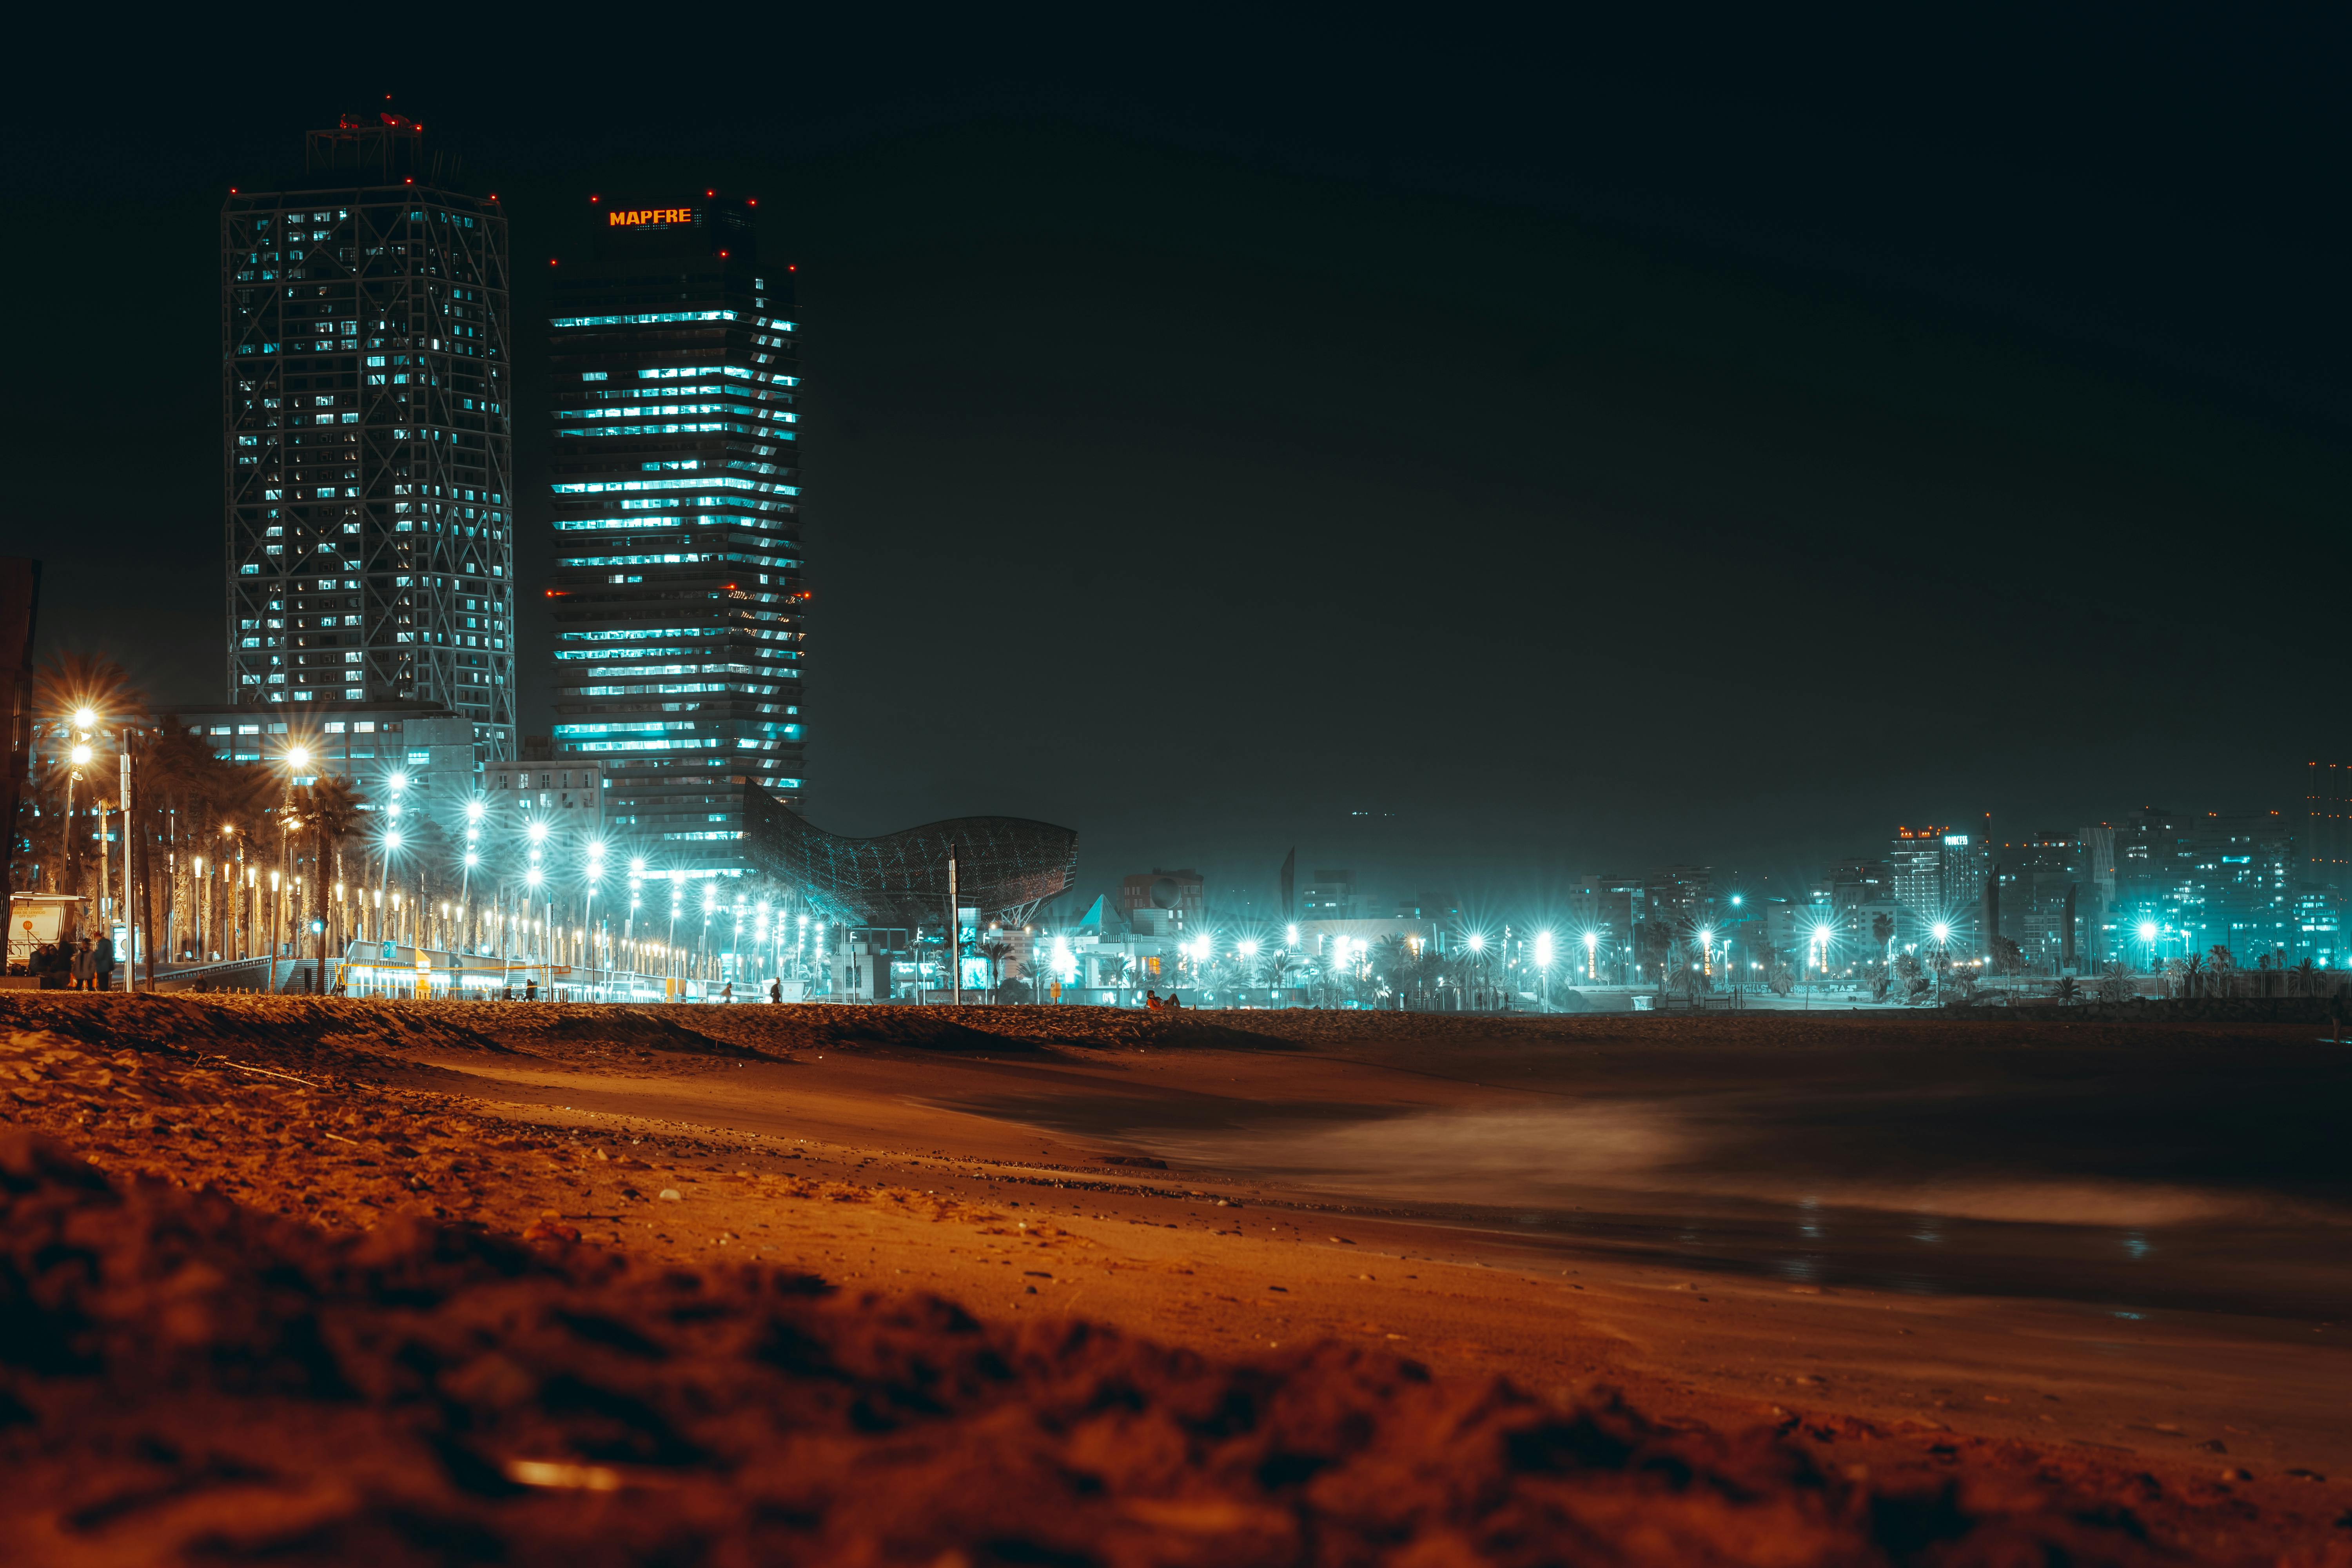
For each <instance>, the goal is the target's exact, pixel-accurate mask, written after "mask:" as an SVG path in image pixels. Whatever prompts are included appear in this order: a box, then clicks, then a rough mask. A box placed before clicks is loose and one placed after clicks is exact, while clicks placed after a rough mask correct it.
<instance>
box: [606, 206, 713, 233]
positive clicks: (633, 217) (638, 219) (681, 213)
mask: <svg viewBox="0 0 2352 1568" xmlns="http://www.w3.org/2000/svg"><path fill="white" fill-rule="evenodd" d="M694 221H695V215H694V209H693V208H692V207H630V208H625V209H623V208H615V209H614V210H613V211H611V212H608V213H606V214H605V215H604V222H605V224H606V225H607V226H610V227H613V228H676V227H678V226H681V225H689V224H692V223H693V222H694Z"/></svg>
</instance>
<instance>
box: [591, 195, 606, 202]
mask: <svg viewBox="0 0 2352 1568" xmlns="http://www.w3.org/2000/svg"><path fill="white" fill-rule="evenodd" d="M588 199H589V200H590V201H592V202H601V201H603V200H604V197H602V196H590V197H589V198H588Z"/></svg>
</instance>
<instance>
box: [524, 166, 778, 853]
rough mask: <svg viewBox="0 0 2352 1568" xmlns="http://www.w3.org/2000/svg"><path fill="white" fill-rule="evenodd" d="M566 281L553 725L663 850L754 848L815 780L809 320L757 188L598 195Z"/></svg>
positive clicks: (559, 289) (652, 847)
mask: <svg viewBox="0 0 2352 1568" xmlns="http://www.w3.org/2000/svg"><path fill="white" fill-rule="evenodd" d="M594 222H595V226H596V233H595V236H594V242H593V251H592V253H591V255H590V256H589V257H588V258H586V259H585V261H584V262H580V263H575V262H573V261H572V260H568V259H567V260H563V261H562V262H561V263H560V264H559V265H558V266H557V267H556V268H555V269H554V272H553V274H552V282H553V287H554V297H555V311H556V313H555V316H554V318H553V320H552V321H550V323H549V327H550V338H551V352H552V355H553V365H552V368H553V376H552V399H553V404H554V407H553V416H554V421H553V422H554V433H553V440H554V460H553V465H552V479H551V485H552V489H553V497H552V500H553V510H554V524H555V552H556V566H555V575H554V577H553V579H552V580H551V583H550V584H549V589H548V594H549V601H550V608H551V612H552V616H553V619H554V623H555V710H556V723H555V731H554V735H553V741H554V745H555V750H556V752H558V753H559V755H562V754H576V755H580V756H582V757H583V758H585V759H589V760H593V761H596V762H599V763H603V764H604V773H605V775H606V776H607V778H609V779H610V780H611V781H612V782H611V784H609V786H608V790H609V794H608V798H607V803H606V806H605V821H606V823H607V825H608V827H609V830H610V831H611V833H612V834H613V836H614V837H615V838H616V839H617V840H619V841H620V842H622V843H625V844H628V845H630V846H631V847H632V850H633V852H634V853H637V854H642V855H644V856H645V857H646V860H647V861H648V863H649V866H650V867H651V868H655V869H656V870H659V871H670V870H685V871H688V872H689V873H694V874H702V873H710V872H719V873H725V872H731V871H740V870H743V869H748V868H751V865H752V851H753V848H754V846H753V844H752V843H751V842H750V837H751V836H752V835H754V834H756V832H757V830H758V828H759V826H760V825H761V823H763V822H767V821H772V819H773V811H772V802H774V801H782V802H783V803H785V804H787V805H793V806H797V805H799V800H800V793H801V790H802V787H803V780H802V776H801V774H802V767H801V763H802V758H803V730H802V724H801V679H802V655H803V645H802V637H803V628H802V613H803V606H804V603H805V600H806V598H807V595H806V594H805V593H804V592H803V589H802V587H801V542H800V500H799V498H800V458H799V446H798V437H799V433H798V428H797V426H798V425H799V422H800V416H799V412H798V408H799V386H800V358H799V353H800V351H799V334H800V324H799V322H798V321H795V320H794V319H793V292H792V280H791V276H790V271H789V269H788V268H782V267H763V266H762V265H761V261H760V259H759V254H758V248H757V246H756V243H755V241H754V237H753V232H752V212H751V204H750V203H748V202H740V201H734V200H730V199H727V198H724V197H718V196H712V195H705V197H704V198H703V199H702V200H700V201H698V202H690V203H687V204H684V205H675V206H652V207H620V208H609V207H606V206H605V205H603V204H601V203H599V204H596V205H595V207H594Z"/></svg>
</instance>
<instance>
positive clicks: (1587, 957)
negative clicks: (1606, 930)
mask: <svg viewBox="0 0 2352 1568" xmlns="http://www.w3.org/2000/svg"><path fill="white" fill-rule="evenodd" d="M1600 949H1601V933H1600V932H1599V931H1586V932H1585V933H1584V979H1585V983H1586V984H1591V983H1592V982H1593V981H1594V980H1595V979H1596V978H1597V976H1598V973H1599V971H1598V969H1597V968H1596V967H1595V963H1596V960H1597V959H1598V957H1599V954H1600Z"/></svg>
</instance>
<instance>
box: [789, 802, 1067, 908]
mask: <svg viewBox="0 0 2352 1568" xmlns="http://www.w3.org/2000/svg"><path fill="white" fill-rule="evenodd" d="M778 815H779V816H780V818H781V821H780V822H779V824H778V826H780V827H781V829H782V831H781V834H780V835H779V837H780V839H781V843H780V845H779V846H778V847H779V849H780V851H781V858H782V863H781V864H780V865H778V866H777V867H775V868H774V869H775V870H776V872H777V874H778V875H780V876H782V877H783V878H784V879H787V880H789V881H791V882H792V883H793V884H794V885H795V886H797V887H798V888H799V889H801V892H802V896H803V898H805V899H806V900H808V905H809V910H810V912H811V913H812V914H814V915H816V916H817V917H818V918H819V919H822V920H825V921H832V922H835V923H837V924H842V925H849V926H904V927H908V928H912V927H915V926H919V925H930V924H936V923H939V922H940V921H942V920H944V918H945V916H946V912H947V900H948V856H949V854H950V847H952V851H953V853H954V855H955V858H956V899H957V902H959V903H960V904H961V905H962V906H963V907H964V908H966V909H975V908H976V909H978V910H980V911H981V918H982V919H983V920H986V919H989V918H992V917H1002V918H1003V919H1005V920H1006V921H1007V922H1008V923H1011V924H1016V925H1017V924H1021V923H1024V922H1025V921H1027V920H1028V919H1029V918H1030V916H1031V915H1033V914H1034V912H1035V910H1036V909H1037V906H1039V905H1040V904H1042V903H1044V902H1045V900H1048V899H1051V898H1053V897H1055V895H1057V894H1059V893H1062V892H1065V891H1066V890H1067V889H1068V888H1069V886H1070V882H1071V879H1072V878H1074V877H1075V876H1076V873H1077V867H1078V836H1077V834H1076V832H1075V831H1074V830H1072V829H1070V828H1067V827H1056V826H1054V825H1053V824H1051V823H1049V822H1032V821H1030V820H1028V819H1027V818H1025V817H1019V816H958V817H952V818H950V819H949V820H948V821H945V822H929V823H925V824H924V825H923V826H920V827H908V828H902V829H900V830H899V831H898V832H896V833H885V834H881V835H879V836H877V837H873V838H845V837H841V836H840V835H839V834H835V833H827V832H825V831H824V829H823V828H821V827H816V826H811V825H810V824H809V823H808V822H807V821H806V820H804V819H803V817H801V816H799V814H797V813H795V812H790V811H785V812H780V813H779V814H778Z"/></svg>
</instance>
